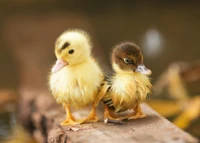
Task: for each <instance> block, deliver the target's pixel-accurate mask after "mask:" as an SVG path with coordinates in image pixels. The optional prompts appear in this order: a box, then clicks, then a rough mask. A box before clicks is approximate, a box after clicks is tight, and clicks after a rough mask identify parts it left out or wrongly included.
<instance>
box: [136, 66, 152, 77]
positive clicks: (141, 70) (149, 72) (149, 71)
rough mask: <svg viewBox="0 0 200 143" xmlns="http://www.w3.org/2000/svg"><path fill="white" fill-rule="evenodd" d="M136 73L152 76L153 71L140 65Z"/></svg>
mask: <svg viewBox="0 0 200 143" xmlns="http://www.w3.org/2000/svg"><path fill="white" fill-rule="evenodd" d="M135 72H140V73H142V74H145V75H151V70H150V69H148V68H146V67H145V65H138V66H137V68H136V69H135Z"/></svg>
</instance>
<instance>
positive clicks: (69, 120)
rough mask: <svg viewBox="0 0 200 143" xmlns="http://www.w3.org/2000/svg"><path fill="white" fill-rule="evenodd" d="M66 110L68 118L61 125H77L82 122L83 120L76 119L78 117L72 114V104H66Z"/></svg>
mask: <svg viewBox="0 0 200 143" xmlns="http://www.w3.org/2000/svg"><path fill="white" fill-rule="evenodd" d="M64 107H65V110H66V120H65V121H63V122H61V123H60V124H61V125H77V124H80V123H81V122H78V121H76V119H75V118H74V116H73V115H72V114H71V111H70V106H68V105H64Z"/></svg>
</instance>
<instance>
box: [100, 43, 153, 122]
mask: <svg viewBox="0 0 200 143" xmlns="http://www.w3.org/2000/svg"><path fill="white" fill-rule="evenodd" d="M112 67H113V70H114V72H115V73H114V75H113V76H107V77H106V78H105V80H104V83H103V84H102V87H101V90H100V92H99V95H98V100H101V99H102V101H103V103H104V118H105V119H106V118H110V119H116V120H123V119H129V120H130V119H136V118H143V117H145V114H144V113H143V112H142V110H141V107H140V103H141V102H143V101H144V100H145V99H146V98H147V96H148V95H149V94H150V93H151V88H152V85H151V83H150V79H149V77H148V76H149V75H150V74H151V70H149V69H147V68H146V67H145V66H144V64H143V56H142V53H141V51H140V49H139V47H138V46H137V45H135V44H134V43H131V42H124V43H121V44H119V45H117V46H116V47H115V48H114V49H113V52H112ZM131 109H132V110H133V111H134V112H133V113H131V114H128V115H125V116H124V117H121V116H117V113H120V112H123V111H127V110H131Z"/></svg>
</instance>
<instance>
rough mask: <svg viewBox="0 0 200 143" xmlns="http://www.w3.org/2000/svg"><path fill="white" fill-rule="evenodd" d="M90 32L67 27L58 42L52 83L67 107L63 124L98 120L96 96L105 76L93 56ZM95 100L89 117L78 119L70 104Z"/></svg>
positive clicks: (57, 97)
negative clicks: (73, 113)
mask: <svg viewBox="0 0 200 143" xmlns="http://www.w3.org/2000/svg"><path fill="white" fill-rule="evenodd" d="M91 50H92V46H91V40H90V37H89V35H88V34H87V33H86V32H84V31H82V30H78V29H74V30H68V31H66V32H64V33H63V34H61V35H60V36H59V37H58V38H57V40H56V42H55V55H56V58H57V61H56V63H55V65H54V66H53V68H52V70H51V74H50V77H49V87H50V90H51V92H52V94H53V96H54V98H55V100H56V102H57V103H59V104H62V105H63V106H64V108H65V110H66V120H65V121H63V122H62V123H61V125H75V124H80V123H83V122H97V121H98V118H97V116H96V106H97V104H98V103H97V102H95V100H96V96H97V93H98V91H99V88H100V84H101V83H102V80H103V73H102V70H101V68H100V67H99V65H98V64H97V62H96V61H95V59H94V58H93V57H92V56H91ZM89 104H92V109H91V111H90V113H89V115H88V117H87V118H86V119H83V120H77V119H75V117H74V116H73V115H72V113H71V109H70V108H71V107H74V108H75V109H81V108H84V107H86V106H88V105H89Z"/></svg>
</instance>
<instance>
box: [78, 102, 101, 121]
mask: <svg viewBox="0 0 200 143" xmlns="http://www.w3.org/2000/svg"><path fill="white" fill-rule="evenodd" d="M98 120H99V119H98V117H97V115H96V107H95V106H94V104H93V106H92V109H91V111H90V113H89V115H88V117H87V118H86V119H84V120H81V122H97V121H98Z"/></svg>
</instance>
